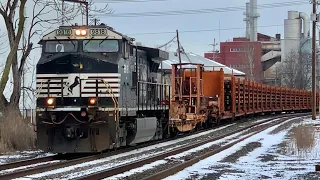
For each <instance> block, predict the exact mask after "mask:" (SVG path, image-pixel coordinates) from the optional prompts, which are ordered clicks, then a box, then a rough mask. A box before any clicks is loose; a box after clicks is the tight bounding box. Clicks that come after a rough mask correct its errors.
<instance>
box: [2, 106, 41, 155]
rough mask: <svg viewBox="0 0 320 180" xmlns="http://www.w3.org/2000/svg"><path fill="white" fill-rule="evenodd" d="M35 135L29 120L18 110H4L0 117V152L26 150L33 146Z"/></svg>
mask: <svg viewBox="0 0 320 180" xmlns="http://www.w3.org/2000/svg"><path fill="white" fill-rule="evenodd" d="M35 136H36V135H35V132H34V131H33V127H32V125H31V123H30V121H28V120H26V119H23V118H22V117H21V115H20V113H19V112H16V111H14V110H12V109H6V110H5V111H4V113H3V114H2V117H1V118H0V153H6V152H12V151H23V150H28V149H30V148H32V147H34V142H35V141H34V139H35Z"/></svg>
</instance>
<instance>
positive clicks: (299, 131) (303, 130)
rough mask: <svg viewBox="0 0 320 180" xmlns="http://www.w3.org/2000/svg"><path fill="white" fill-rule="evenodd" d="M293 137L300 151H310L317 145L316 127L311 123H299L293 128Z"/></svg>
mask: <svg viewBox="0 0 320 180" xmlns="http://www.w3.org/2000/svg"><path fill="white" fill-rule="evenodd" d="M292 132H293V133H292V134H291V136H292V139H293V140H294V142H295V146H296V149H297V150H298V153H299V154H301V153H303V152H308V151H311V150H312V149H313V147H314V146H315V143H316V142H315V127H313V126H310V125H299V126H297V127H294V128H293V129H292Z"/></svg>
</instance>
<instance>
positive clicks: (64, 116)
mask: <svg viewBox="0 0 320 180" xmlns="http://www.w3.org/2000/svg"><path fill="white" fill-rule="evenodd" d="M133 41H134V39H132V38H129V37H127V36H124V35H122V34H120V33H118V32H116V31H115V30H114V29H112V28H111V27H108V26H106V25H104V24H102V25H100V26H62V27H59V29H56V30H55V31H53V32H51V33H49V34H47V35H45V36H44V37H43V38H42V39H41V41H40V42H39V44H41V45H42V55H41V58H40V60H39V62H38V64H37V72H36V83H37V89H38V97H37V114H36V125H37V146H38V148H40V149H42V150H44V151H51V152H55V153H85V152H101V151H103V150H108V149H114V148H119V147H123V146H128V145H134V144H137V143H141V142H146V141H150V140H156V139H161V138H162V136H163V127H162V126H163V124H165V123H167V122H164V121H163V119H168V117H165V115H166V114H168V110H169V105H168V104H164V103H162V102H163V101H164V97H165V95H164V94H165V90H166V89H167V88H165V86H168V85H165V84H163V83H161V76H160V75H159V73H158V68H159V64H160V62H161V61H162V60H165V59H168V54H167V53H166V52H163V51H161V50H159V49H154V48H148V47H143V46H135V45H133Z"/></svg>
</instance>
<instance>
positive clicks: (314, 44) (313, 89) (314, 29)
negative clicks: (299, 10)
mask: <svg viewBox="0 0 320 180" xmlns="http://www.w3.org/2000/svg"><path fill="white" fill-rule="evenodd" d="M312 7H313V8H312V9H313V11H312V14H313V15H316V14H317V1H316V0H313V1H312ZM316 22H317V21H316V20H315V19H314V20H313V21H312V120H315V119H316V110H317V107H316V99H317V96H316Z"/></svg>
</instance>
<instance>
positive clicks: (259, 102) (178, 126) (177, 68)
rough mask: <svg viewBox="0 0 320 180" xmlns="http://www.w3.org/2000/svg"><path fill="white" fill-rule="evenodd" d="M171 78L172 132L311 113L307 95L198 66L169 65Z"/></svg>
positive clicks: (307, 93)
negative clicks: (265, 116)
mask: <svg viewBox="0 0 320 180" xmlns="http://www.w3.org/2000/svg"><path fill="white" fill-rule="evenodd" d="M171 78H172V82H171V83H172V93H171V101H170V114H169V116H170V118H169V127H170V128H171V131H172V132H173V131H178V132H187V131H191V130H193V129H196V128H199V127H201V126H210V125H212V124H215V123H219V122H220V121H221V120H226V119H231V120H234V119H236V118H240V117H244V116H247V115H254V114H260V113H265V114H269V113H281V112H290V111H299V112H300V111H310V110H311V97H312V94H311V91H307V90H298V89H290V88H286V87H279V86H269V85H265V84H260V83H256V82H253V81H248V80H246V79H241V78H237V77H235V76H233V75H226V74H225V73H224V71H223V70H222V69H220V71H214V70H213V68H211V69H210V67H205V66H203V65H202V64H193V63H184V64H173V65H172V76H171ZM318 97H319V94H317V102H318V100H319V98H318ZM317 108H318V105H317Z"/></svg>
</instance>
